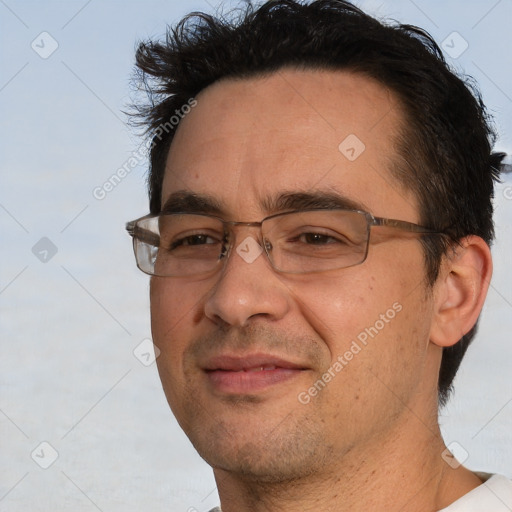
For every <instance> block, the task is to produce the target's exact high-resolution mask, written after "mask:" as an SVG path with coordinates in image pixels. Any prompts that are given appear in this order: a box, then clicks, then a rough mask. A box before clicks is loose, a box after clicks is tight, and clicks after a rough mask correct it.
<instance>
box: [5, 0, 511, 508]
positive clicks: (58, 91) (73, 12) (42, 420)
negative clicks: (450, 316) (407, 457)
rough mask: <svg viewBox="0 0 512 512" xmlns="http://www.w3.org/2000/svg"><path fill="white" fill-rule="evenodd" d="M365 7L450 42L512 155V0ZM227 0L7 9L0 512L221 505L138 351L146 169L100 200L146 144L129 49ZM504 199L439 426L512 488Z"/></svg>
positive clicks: (142, 340) (141, 345) (400, 0)
mask: <svg viewBox="0 0 512 512" xmlns="http://www.w3.org/2000/svg"><path fill="white" fill-rule="evenodd" d="M226 5H229V4H227V3H226ZM358 5H360V6H362V7H363V8H365V9H367V10H369V11H370V12H372V13H374V14H376V15H378V16H380V17H391V18H394V19H397V20H400V21H403V22H407V23H412V24H416V25H419V26H421V27H423V28H425V29H426V30H427V31H429V32H430V33H431V34H432V35H433V36H434V38H435V39H436V40H437V41H438V43H439V44H442V43H443V41H448V43H449V45H450V46H451V47H453V48H451V49H449V48H448V47H446V46H445V47H446V49H447V50H448V51H449V52H450V54H447V59H448V60H449V61H450V62H451V63H452V65H453V66H454V67H455V68H457V69H459V70H460V69H463V70H465V72H466V73H468V74H470V75H472V76H473V77H474V78H475V79H476V80H477V81H478V82H479V84H480V87H481V90H482V93H483V97H484V100H485V102H486V104H487V105H488V107H489V109H490V110H491V111H492V112H493V113H494V115H495V119H496V125H497V127H498V130H499V132H500V134H501V136H500V139H499V141H498V143H497V149H500V150H504V151H507V152H509V153H510V152H511V151H512V65H511V64H512V63H511V53H512V31H511V30H510V20H511V19H512V2H511V1H510V0H501V1H496V0H478V1H476V0H470V1H464V2H462V1H451V2H445V1H426V0H415V1H412V0H396V1H394V0H393V1H392V0H388V1H383V2H380V1H375V0H372V1H366V2H364V1H362V2H358ZM217 6H218V4H217V3H215V2H213V0H210V1H205V0H200V1H199V0H197V1H195V0H194V1H187V2H184V1H172V0H170V1H166V2H163V1H145V2H142V1H130V0H127V1H99V0H89V1H83V0H82V1H73V0H67V1H54V0H50V1H37V2H35V1H34V2H31V1H15V0H5V1H4V0H0V38H1V39H0V42H1V46H0V112H1V119H2V121H1V123H0V166H1V173H0V229H1V243H0V258H1V266H0V308H1V319H0V322H1V323H0V329H1V332H0V343H1V349H2V357H1V358H0V440H1V441H0V443H1V451H0V510H2V511H5V512H10V511H19V510H31V511H34V512H35V511H43V510H73V511H75V512H82V511H84V512H86V511H94V510H100V511H103V512H117V511H123V512H127V511H128V512H130V511H140V510H152V511H155V512H156V511H164V510H172V511H183V512H185V511H189V512H190V511H192V510H197V511H200V512H201V511H204V510H209V509H210V508H211V507H213V506H214V505H216V504H218V496H217V493H216V490H215V483H214V479H213V475H212V472H211V469H210V468H209V467H208V466H207V465H206V464H205V463H204V462H203V461H202V459H200V457H199V456H198V455H197V454H196V452H195V450H194V449H193V448H192V447H191V445H190V444H189V442H188V440H187V438H186V437H185V435H184V434H183V432H182V431H181V430H180V429H179V427H178V426H177V424H176V421H175V420H174V418H173V416H172V414H171V412H170V410H169V408H168V406H167V403H166V401H165V397H164V395H163V392H162V390H161V386H160V382H159V379H158V376H157V372H156V366H155V365H154V364H149V362H150V361H147V360H146V359H145V357H147V356H143V355H142V354H145V353H146V348H147V344H148V343H150V341H148V340H150V339H151V333H150V326H149V302H148V278H147V276H145V275H143V274H142V273H141V272H139V271H138V270H137V269H136V268H135V263H134V258H133V254H132V249H131V241H130V239H129V237H128V236H127V235H126V233H125V231H124V223H125V222H126V221H127V220H130V219H133V218H136V217H139V216H141V215H143V214H145V213H146V212H147V210H148V206H147V198H146V187H145V176H146V174H145V173H146V162H145V161H142V162H141V163H140V164H139V165H137V166H135V167H134V168H133V169H132V171H131V172H130V173H129V174H128V175H127V176H126V177H125V178H124V179H123V180H122V181H121V182H120V183H119V184H118V185H117V186H116V187H115V188H114V189H113V190H111V191H110V192H109V193H108V194H106V195H105V197H103V198H102V199H97V198H96V197H95V195H94V194H93V191H94V190H95V189H97V187H101V186H102V185H103V183H105V182H106V181H107V180H108V179H109V178H110V177H111V176H112V175H113V174H114V173H115V172H116V171H117V170H118V169H119V168H121V167H122V166H123V165H124V164H125V163H126V162H127V160H128V159H129V158H130V156H132V154H133V152H134V151H137V149H138V148H139V145H140V142H141V141H140V139H139V138H138V137H137V134H136V133H135V132H134V131H133V130H131V129H130V128H128V127H127V125H126V117H125V115H124V114H123V110H126V108H127V104H128V103H129V101H130V94H131V91H130V75H131V72H132V67H133V58H134V49H135V46H136V42H137V41H139V40H143V39H147V38H153V37H161V36H162V35H163V34H164V32H165V27H166V24H174V23H175V22H176V21H178V20H179V19H180V18H181V17H182V16H183V15H184V14H185V13H187V12H190V11H193V10H202V11H207V12H213V11H215V9H216V8H217ZM453 32H457V34H456V35H453ZM41 34H42V35H41ZM448 36H450V37H449V38H448V39H447V37H448ZM52 50H54V51H53V53H52ZM459 54H460V55H459ZM495 204H496V225H497V242H496V244H495V245H494V248H493V253H494V257H495V273H494V277H493V280H492V284H491V289H490V291H489V296H488V301H487V304H486V306H485V308H484V312H483V315H482V321H481V328H480V332H479V334H478V336H477V338H476V340H475V341H474V345H473V346H472V347H471V348H470V349H469V352H468V354H467V356H466V359H465V360H464V362H463V365H462V369H461V371H460V372H459V375H458V377H457V380H456V393H455V396H454V397H453V399H452V401H451V403H450V404H449V406H448V407H447V408H446V409H444V410H443V412H442V415H441V418H440V420H441V424H442V430H443V434H444V437H445V441H446V442H447V444H450V443H452V442H456V443H458V445H460V446H462V447H463V448H464V450H465V451H466V452H467V454H468V458H467V460H466V462H465V464H466V465H467V466H468V467H470V468H471V469H474V470H480V471H489V472H499V473H502V474H505V475H507V476H508V477H512V465H511V462H510V461H511V460H512V457H511V456H512V440H511V436H510V425H511V424H512V403H511V402H512V385H511V379H510V373H511V361H512V347H511V344H510V339H511V337H510V332H511V328H512V274H511V272H510V254H511V253H512V242H511V240H512V237H511V231H512V182H511V180H510V177H509V178H508V181H505V182H504V183H502V184H499V185H498V186H497V188H496V203H495ZM137 356H138V357H137ZM41 443H43V444H41ZM45 466H46V469H45ZM192 507H193V508H192Z"/></svg>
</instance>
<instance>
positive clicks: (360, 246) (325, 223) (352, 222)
mask: <svg viewBox="0 0 512 512" xmlns="http://www.w3.org/2000/svg"><path fill="white" fill-rule="evenodd" d="M368 234H369V227H368V222H367V219H366V216H365V215H364V213H360V212H352V211H343V210H317V211H305V212H294V213H289V214H283V215H279V216H276V217H273V218H271V219H268V220H267V221H265V222H264V233H263V237H264V239H265V240H267V241H268V242H270V243H269V244H267V247H268V253H269V256H270V259H271V261H272V263H273V265H274V267H275V268H276V269H277V270H280V271H282V272H290V273H305V272H322V271H326V270H334V269H339V268H344V267H350V266H353V265H357V264H359V263H362V262H363V261H364V260H365V258H366V252H367V247H368Z"/></svg>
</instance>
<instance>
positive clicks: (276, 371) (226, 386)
mask: <svg viewBox="0 0 512 512" xmlns="http://www.w3.org/2000/svg"><path fill="white" fill-rule="evenodd" d="M203 369H204V371H205V373H206V376H207V378H208V380H209V382H210V384H211V386H212V387H213V388H214V389H215V390H217V391H220V392H222V393H228V394H248V393H256V392H259V391H263V390H265V389H268V388H269V387H271V386H275V385H278V384H280V383H284V382H285V381H288V380H290V379H292V378H294V377H297V376H298V375H300V374H301V373H302V372H303V371H305V370H307V368H305V367H304V366H303V365H300V364H297V363H293V362H291V361H287V360H285V359H283V358H281V357H278V356H273V355H270V354H250V355H245V356H231V355H221V356H216V357H213V358H211V359H210V360H208V363H207V364H206V365H205V366H204V368H203Z"/></svg>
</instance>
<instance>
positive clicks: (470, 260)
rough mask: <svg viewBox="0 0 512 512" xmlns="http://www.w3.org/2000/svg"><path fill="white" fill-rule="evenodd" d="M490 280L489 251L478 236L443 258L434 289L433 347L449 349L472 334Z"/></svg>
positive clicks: (431, 339) (431, 334)
mask: <svg viewBox="0 0 512 512" xmlns="http://www.w3.org/2000/svg"><path fill="white" fill-rule="evenodd" d="M491 276H492V257H491V251H490V249H489V246H488V245H487V244H486V243H485V241H484V240H483V239H482V238H480V237H478V236H475V235H471V236H468V237H466V238H464V239H463V240H462V241H461V242H460V245H458V246H456V248H455V250H454V251H453V252H452V253H450V254H448V255H446V256H444V257H443V261H442V263H441V268H440V272H439V277H438V279H437V281H436V283H435V285H434V311H433V320H432V326H431V330H430V341H431V342H432V343H434V344H435V345H438V346H440V347H449V346H452V345H455V344H456V343H457V342H458V341H459V340H460V339H461V338H462V336H463V335H464V334H466V333H467V332H468V331H470V330H471V328H472V327H473V326H474V325H475V323H476V321H477V320H478V316H479V314H480V311H481V310H482V307H483V304H484V300H485V297H486V295H487V290H488V288H489V282H490V280H491Z"/></svg>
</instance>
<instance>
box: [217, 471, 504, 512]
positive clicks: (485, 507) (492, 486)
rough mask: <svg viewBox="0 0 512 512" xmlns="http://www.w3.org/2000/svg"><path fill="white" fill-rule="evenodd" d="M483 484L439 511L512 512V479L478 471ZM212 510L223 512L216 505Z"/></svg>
mask: <svg viewBox="0 0 512 512" xmlns="http://www.w3.org/2000/svg"><path fill="white" fill-rule="evenodd" d="M476 474H477V475H478V477H479V478H481V479H482V480H483V484H482V485H479V486H478V487H475V488H474V489H473V490H472V491H470V492H468V493H467V494H465V495H464V496H462V498H459V499H458V500H457V501H454V502H453V503H452V504H451V505H449V506H448V507H446V508H443V509H442V510H439V512H511V511H512V481H511V480H509V479H508V478H506V477H504V476H502V475H491V474H490V473H476ZM210 512H222V511H221V509H220V508H218V507H215V508H212V510H210Z"/></svg>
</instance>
